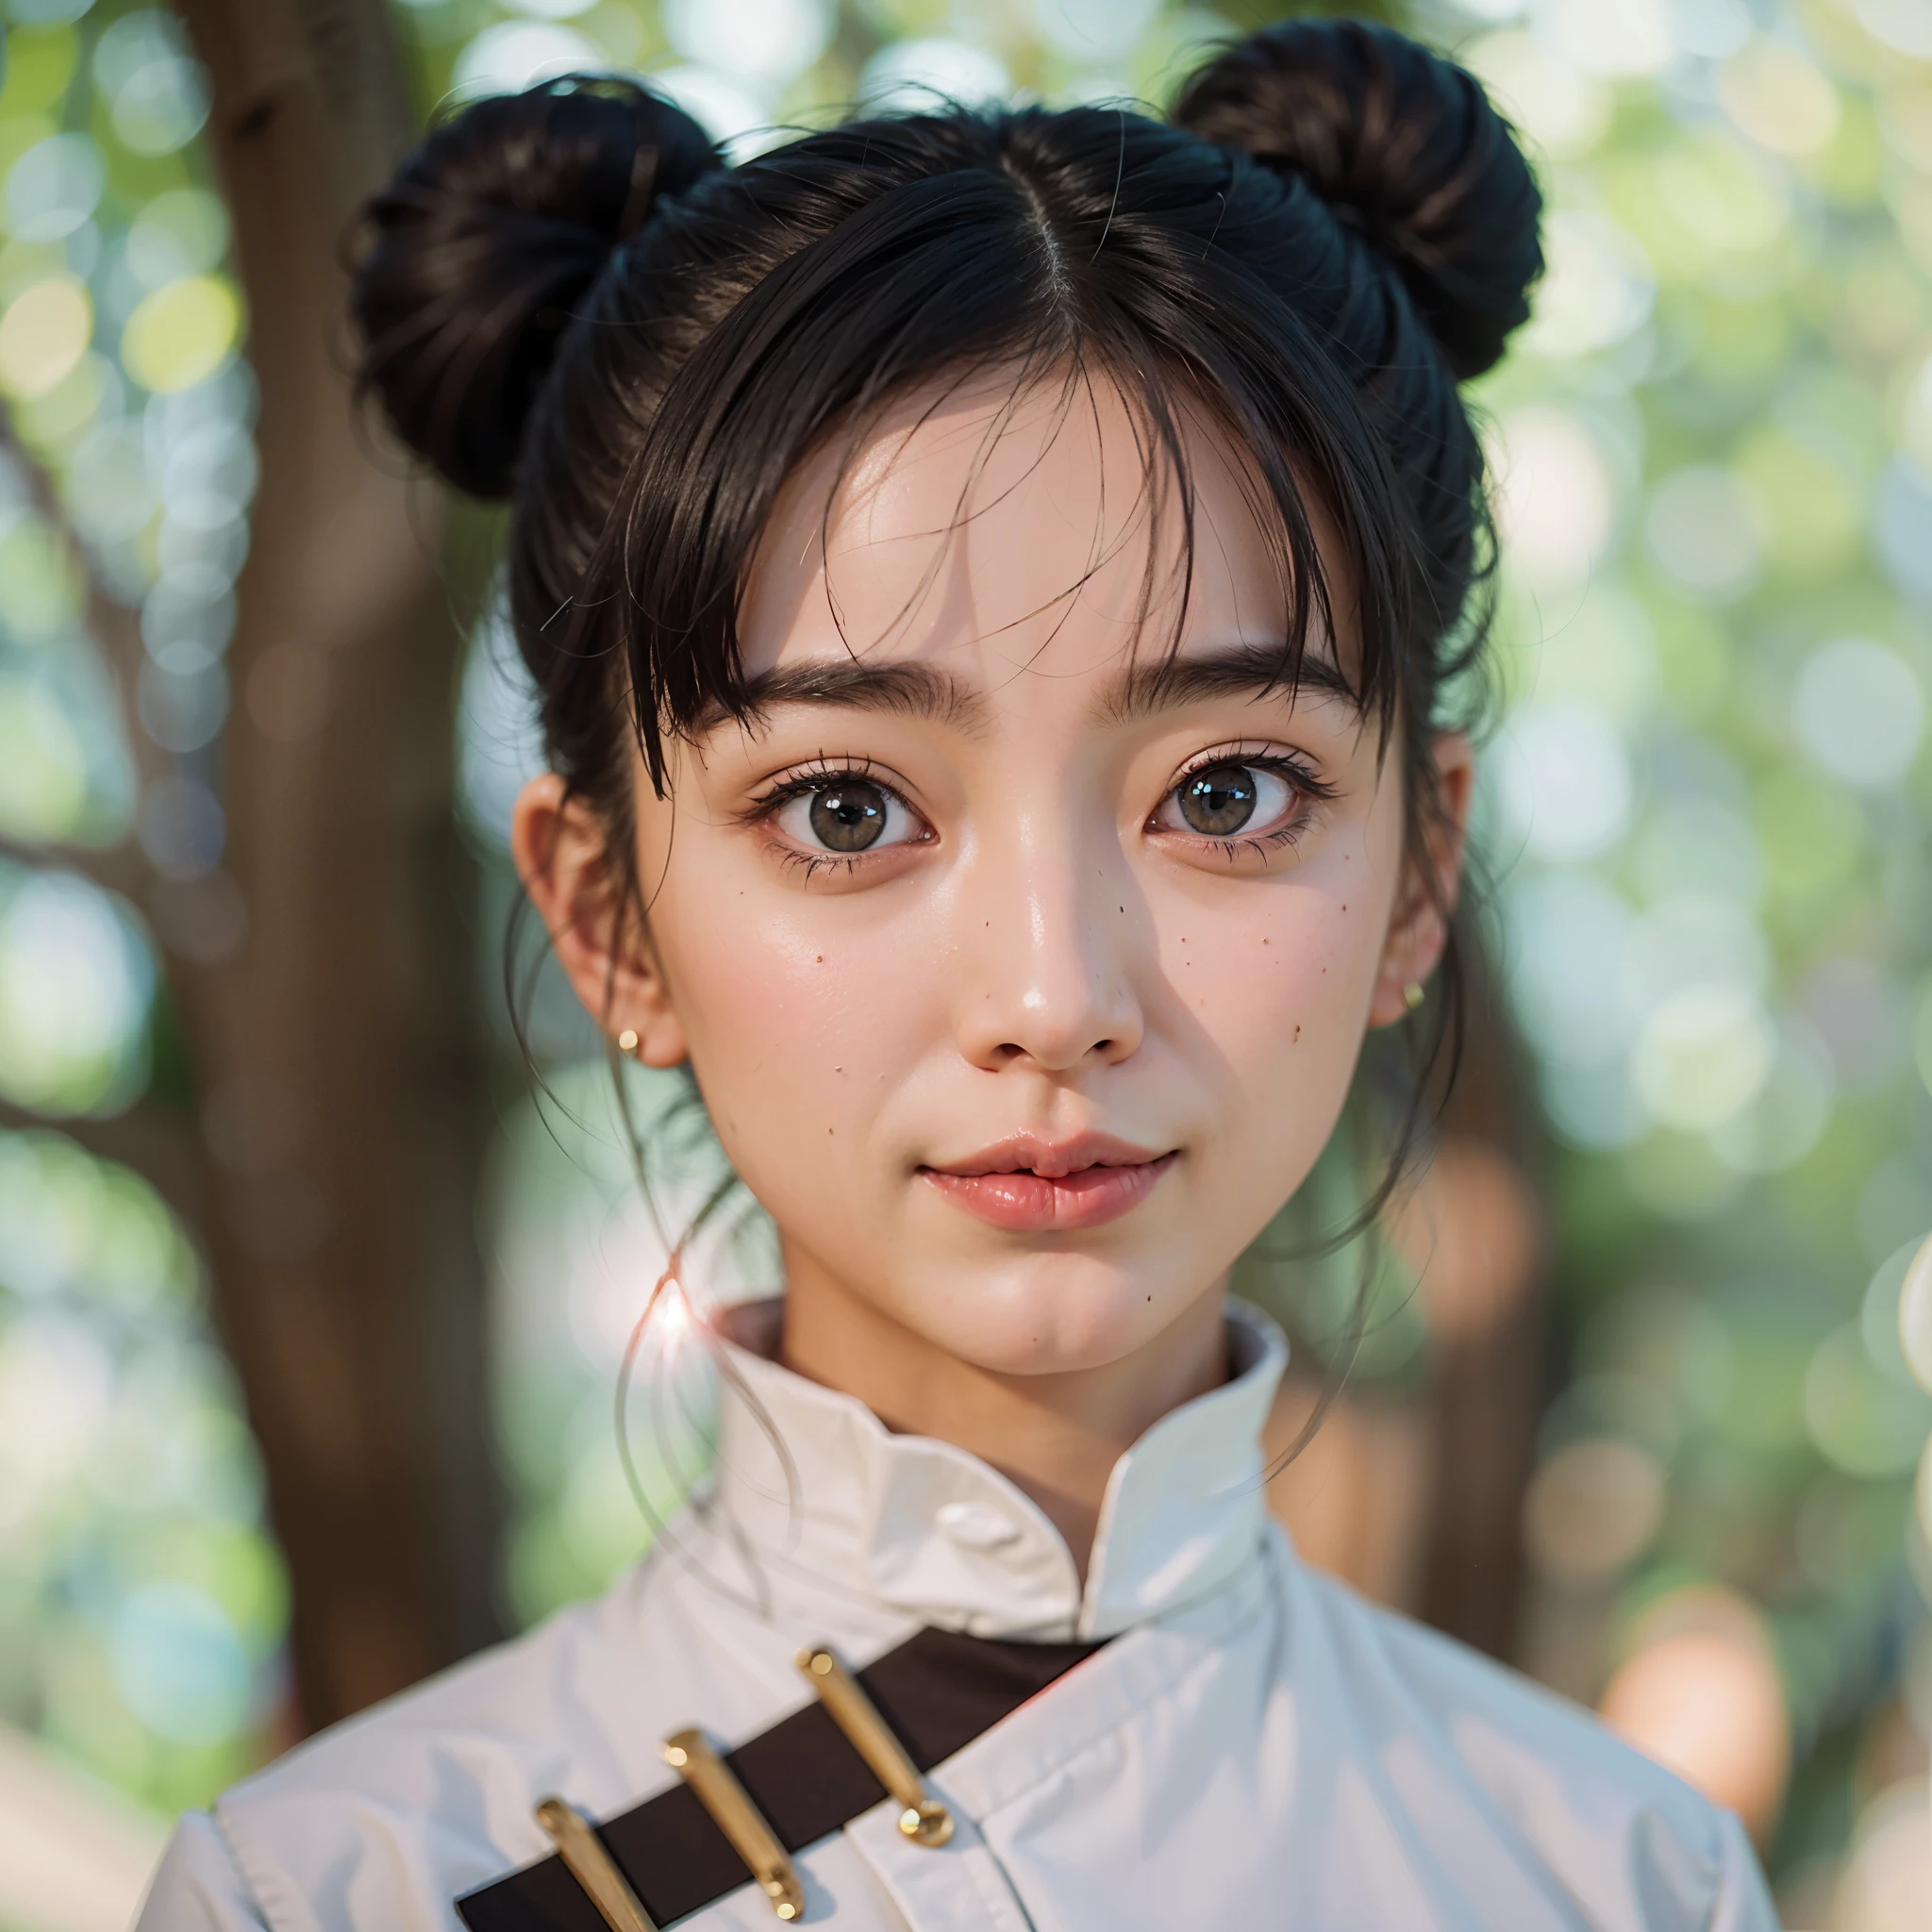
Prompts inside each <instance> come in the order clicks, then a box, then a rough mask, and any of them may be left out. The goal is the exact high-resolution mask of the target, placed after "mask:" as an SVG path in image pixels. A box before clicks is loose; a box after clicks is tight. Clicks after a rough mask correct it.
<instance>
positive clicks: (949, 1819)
mask: <svg viewBox="0 0 1932 1932" xmlns="http://www.w3.org/2000/svg"><path fill="white" fill-rule="evenodd" d="M797 1661H798V1668H799V1669H800V1670H801V1671H803V1672H804V1673H805V1680H806V1682H807V1683H808V1684H809V1685H810V1686H811V1688H812V1689H813V1690H814V1691H817V1692H818V1694H819V1702H820V1703H821V1704H823V1705H824V1707H825V1712H826V1715H827V1716H829V1717H830V1718H831V1720H832V1722H833V1723H834V1724H837V1725H838V1726H839V1728H840V1729H841V1731H843V1732H844V1733H845V1737H846V1740H847V1741H848V1742H849V1743H850V1744H851V1746H852V1748H853V1749H854V1750H855V1751H857V1752H858V1755H859V1756H860V1757H862V1758H864V1759H865V1761H866V1763H867V1765H869V1766H870V1767H871V1770H872V1774H873V1776H874V1777H875V1778H877V1779H878V1781H879V1782H880V1784H882V1785H884V1786H885V1788H886V1790H888V1791H889V1792H890V1793H891V1795H892V1797H893V1798H894V1799H896V1800H897V1802H898V1805H899V1829H900V1830H901V1831H903V1832H904V1833H905V1834H906V1836H907V1837H908V1838H909V1839H910V1840H912V1841H913V1843H914V1844H921V1845H942V1844H944V1843H945V1841H946V1840H948V1839H949V1838H951V1837H952V1835H953V1814H952V1813H951V1812H950V1811H948V1810H947V1809H946V1807H944V1806H943V1805H941V1803H940V1801H939V1800H938V1799H937V1798H934V1797H930V1796H928V1795H927V1793H926V1789H925V1784H924V1780H923V1779H922V1778H921V1777H920V1775H919V1773H918V1771H917V1769H916V1768H915V1767H914V1765H913V1762H912V1760H911V1758H909V1757H907V1755H906V1747H905V1745H903V1744H902V1743H900V1741H899V1740H898V1739H897V1738H896V1737H894V1736H893V1735H892V1727H891V1725H890V1724H887V1722H886V1721H885V1719H884V1718H882V1717H881V1716H880V1715H879V1713H878V1707H877V1706H876V1705H875V1704H874V1702H873V1701H872V1699H871V1698H870V1697H868V1696H867V1695H866V1694H865V1691H864V1690H863V1689H862V1688H861V1687H860V1685H859V1683H858V1679H857V1678H856V1677H854V1676H853V1675H852V1674H851V1673H850V1672H849V1671H847V1670H846V1668H845V1667H844V1665H843V1664H841V1662H840V1661H839V1659H838V1658H837V1657H834V1656H833V1655H832V1653H831V1652H830V1651H829V1650H824V1649H820V1650H801V1651H800V1652H799V1653H798V1659H797Z"/></svg>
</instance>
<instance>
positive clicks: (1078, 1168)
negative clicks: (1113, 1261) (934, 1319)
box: [920, 1134, 1174, 1234]
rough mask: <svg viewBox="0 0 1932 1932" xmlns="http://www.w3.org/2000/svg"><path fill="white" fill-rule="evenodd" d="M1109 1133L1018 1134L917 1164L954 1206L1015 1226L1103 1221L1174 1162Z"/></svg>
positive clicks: (1034, 1228) (1030, 1229) (1027, 1229)
mask: <svg viewBox="0 0 1932 1932" xmlns="http://www.w3.org/2000/svg"><path fill="white" fill-rule="evenodd" d="M1173 1165H1174V1155H1173V1154H1172V1153H1168V1154H1156V1153H1155V1152H1154V1151H1153V1150H1152V1149H1151V1148H1147V1147H1136V1146H1135V1145H1133V1143H1132V1142H1131V1141H1116V1140H1115V1139H1114V1138H1113V1137H1112V1135H1110V1134H1079V1135H1075V1136H1074V1138H1073V1139H1072V1140H1070V1141H1041V1140H1036V1139H1035V1138H1034V1137H1033V1136H1032V1135H1031V1134H1015V1135H1013V1136H1012V1137H1011V1138H1009V1139H1008V1140H1005V1141H999V1142H998V1143H997V1144H996V1145H994V1146H991V1147H986V1148H982V1149H981V1150H980V1151H979V1152H978V1153H977V1154H972V1155H968V1156H967V1157H966V1158H965V1159H963V1160H956V1161H949V1162H947V1163H946V1165H945V1166H943V1167H924V1168H921V1169H920V1172H921V1173H922V1174H924V1176H925V1178H926V1179H927V1180H929V1181H930V1182H931V1183H932V1184H933V1186H934V1187H936V1188H938V1189H939V1191H941V1193H942V1194H944V1195H945V1197H946V1198H947V1200H949V1201H951V1202H952V1203H953V1205H954V1206H955V1207H956V1208H964V1209H965V1211H966V1212H967V1213H968V1214H972V1215H976V1216H977V1217H978V1219H980V1220H981V1221H983V1222H985V1223H987V1224H988V1225H990V1226H992V1227H1000V1228H1006V1229H1008V1230H1010V1231H1012V1232H1015V1233H1023V1234H1030V1233H1036V1232H1038V1231H1039V1230H1041V1229H1042V1228H1066V1229H1074V1228H1083V1227H1103V1226H1105V1225H1106V1224H1107V1223H1108V1222H1109V1221H1118V1220H1119V1219H1120V1217H1121V1216H1122V1215H1123V1214H1125V1213H1126V1212H1127V1211H1128V1210H1129V1209H1130V1208H1136V1207H1138V1206H1139V1205H1140V1204H1141V1201H1142V1200H1144V1199H1145V1198H1146V1196H1147V1195H1148V1194H1149V1193H1150V1192H1151V1191H1152V1190H1153V1188H1154V1185H1155V1183H1156V1182H1157V1181H1158V1180H1159V1178H1160V1176H1161V1175H1162V1174H1165V1173H1166V1172H1167V1171H1168V1169H1169V1168H1170V1167H1172V1166H1173Z"/></svg>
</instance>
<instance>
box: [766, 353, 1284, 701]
mask: <svg viewBox="0 0 1932 1932" xmlns="http://www.w3.org/2000/svg"><path fill="white" fill-rule="evenodd" d="M1175 428H1176V431H1177V436H1178V441H1179V442H1180V445H1181V461H1180V463H1179V464H1178V465H1177V464H1176V463H1175V462H1174V459H1173V453H1172V452H1171V450H1169V449H1167V448H1163V447H1162V446H1161V445H1160V443H1159V441H1158V438H1157V436H1156V434H1155V432H1154V430H1153V428H1152V426H1151V425H1150V423H1149V421H1148V420H1147V416H1146V412H1145V411H1144V410H1143V409H1141V408H1137V407H1136V406H1135V404H1134V403H1133V402H1131V401H1130V400H1129V398H1128V397H1127V396H1126V395H1124V393H1123V392H1122V391H1121V389H1120V387H1119V386H1118V385H1117V384H1116V383H1114V382H1113V381H1112V380H1111V379H1109V378H1108V377H1107V376H1105V375H1089V374H1086V373H1083V372H1077V371H1070V372H1061V373H1058V374H1056V375H1050V376H1047V377H1043V378H1036V379H1034V380H1032V381H1029V382H1024V383H1023V382H1021V381H1019V380H1018V379H1017V378H1016V377H1010V376H1009V377H1007V378H1005V379H1000V378H996V377H995V378H990V379H982V380H980V381H977V382H974V383H973V384H971V385H966V386H958V385H956V386H952V387H950V388H946V389H928V390H926V391H920V392H915V393H914V394H912V395H909V396H908V397H906V398H903V399H902V400H900V401H899V402H897V403H896V404H894V405H893V406H892V408H891V409H890V410H888V411H886V412H884V413H882V414H881V415H880V416H879V417H878V418H877V419H875V420H874V422H872V423H871V424H869V425H867V426H866V427H865V428H864V429H863V431H861V432H860V433H858V435H856V436H853V437H848V438H843V439H840V440H838V441H835V442H834V443H833V444H832V445H830V446H828V447H826V448H824V449H823V450H821V451H819V452H818V453H816V454H815V455H814V456H813V457H812V458H809V459H808V461H807V462H806V463H804V464H802V465H801V466H800V467H799V469H798V470H797V471H796V472H794V474H793V475H792V476H791V478H790V479H789V480H788V482H787V484H786V486H785V489H784V491H782V492H781V495H780V497H779V501H778V504H777V506H776V508H775V509H774V514H773V516H772V518H771V520H770V522H769V524H768V525H767V527H766V530H765V532H764V535H763V537H762V538H761V540H760V542H759V545H758V554H757V556H756V558H755V559H754V563H753V567H752V571H751V574H750V577H749V580H748V583H747V587H746V594H745V598H744V604H743V608H742V610H741V617H740V625H739V635H740V640H741V650H742V654H743V665H744V670H745V672H746V673H747V674H748V675H750V676H752V677H757V676H758V675H761V674H765V673H769V672H772V671H774V670H780V669H789V668H791V667H793V666H798V665H805V664H809V663H813V662H816V661H823V660H840V661H850V660H851V659H852V658H855V657H858V658H864V659H866V660H868V661H871V662H878V661H888V662H891V661H908V662H909V661H918V660H930V661H932V662H934V663H935V664H936V665H941V666H942V667H943V668H944V669H945V670H946V671H947V672H948V673H949V675H952V676H953V677H955V678H957V679H959V680H961V681H968V682H972V683H974V684H982V683H984V684H994V685H997V684H1003V683H1005V682H1007V681H1008V680H1010V679H1011V678H1012V677H1014V676H1015V675H1020V674H1028V675H1033V676H1036V677H1047V678H1057V679H1066V678H1075V679H1078V678H1083V677H1088V676H1099V675H1106V674H1108V673H1111V672H1113V671H1116V670H1117V669H1118V668H1119V667H1120V665H1121V664H1122V662H1123V660H1124V659H1126V658H1131V657H1133V656H1134V654H1135V652H1136V650H1137V647H1141V646H1142V645H1144V646H1145V647H1146V648H1149V649H1152V650H1156V651H1161V652H1164V651H1166V650H1167V649H1169V648H1170V647H1174V646H1176V645H1177V646H1178V648H1179V649H1180V650H1181V651H1182V652H1186V651H1187V650H1188V649H1189V648H1190V646H1191V645H1193V644H1200V645H1206V644H1208V643H1211V644H1212V645H1214V646H1215V647H1218V648H1224V647H1226V646H1228V645H1230V644H1238V643H1251V644H1264V643H1267V642H1269V641H1274V642H1277V643H1278V642H1279V641H1280V640H1281V639H1282V638H1283V636H1284V635H1285V631H1286V625H1287V615H1288V613H1287V598H1288V591H1287V586H1286V582H1285V579H1284V575H1283V569H1282V565H1281V561H1280V544H1279V542H1278V541H1277V540H1274V539H1272V538H1271V535H1270V532H1269V527H1268V525H1267V523H1266V522H1265V521H1264V512H1263V509H1262V508H1261V506H1263V505H1264V504H1265V503H1266V500H1267V499H1266V497H1265V494H1264V493H1263V492H1262V491H1261V490H1260V488H1259V485H1258V481H1257V478H1256V477H1255V476H1254V475H1253V473H1252V471H1251V469H1250V467H1249V466H1248V465H1247V463H1246V461H1245V459H1244V457H1243V455H1242V453H1241V451H1240V450H1239V448H1238V447H1237V446H1236V445H1235V444H1234V442H1233V441H1232V440H1231V439H1229V438H1227V437H1226V436H1225V435H1224V434H1223V433H1221V432H1220V431H1218V430H1217V429H1216V428H1215V427H1214V426H1213V425H1211V424H1210V423H1209V422H1208V420H1207V419H1206V417H1205V415H1204V414H1203V413H1202V412H1200V411H1197V410H1191V411H1187V412H1185V413H1183V414H1181V415H1179V417H1178V419H1177V421H1176V425H1175ZM1190 508H1191V512H1192V516H1191V522H1192V531H1191V541H1190V532H1189V523H1190V518H1189V510H1190Z"/></svg>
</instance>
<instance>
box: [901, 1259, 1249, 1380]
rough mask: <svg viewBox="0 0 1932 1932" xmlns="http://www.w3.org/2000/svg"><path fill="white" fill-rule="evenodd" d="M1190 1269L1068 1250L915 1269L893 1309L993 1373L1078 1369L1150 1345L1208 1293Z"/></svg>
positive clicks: (953, 1352)
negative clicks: (1188, 1284) (1194, 1282)
mask: <svg viewBox="0 0 1932 1932" xmlns="http://www.w3.org/2000/svg"><path fill="white" fill-rule="evenodd" d="M1191 1278H1192V1277H1191V1274H1187V1273H1184V1272H1183V1271H1182V1270H1181V1269H1180V1268H1178V1267H1163V1266H1161V1265H1160V1264H1159V1263H1158V1262H1154V1261H1151V1260H1150V1257H1146V1256H1144V1255H1142V1256H1137V1257H1135V1260H1134V1264H1133V1265H1123V1264H1122V1263H1121V1262H1120V1261H1118V1260H1113V1259H1108V1258H1104V1257H1099V1256H1096V1255H1091V1254H1082V1253H1079V1252H1077V1251H1074V1250H1071V1249H1068V1248H1061V1249H1058V1250H1057V1251H1055V1252H1051V1253H1042V1252H1039V1251H1035V1252H1033V1253H1030V1254H1025V1255H1021V1256H1018V1257H1011V1258H1008V1259H1006V1260H1004V1261H1001V1262H995V1263H992V1264H991V1265H989V1264H988V1263H987V1262H986V1261H984V1260H979V1261H976V1262H966V1261H961V1262H959V1263H958V1264H956V1265H955V1266H953V1267H950V1268H943V1267H942V1268H940V1269H931V1270H922V1271H919V1273H918V1274H917V1276H916V1277H915V1278H914V1279H913V1281H912V1282H911V1283H910V1284H909V1285H910V1293H909V1295H908V1297H907V1298H906V1299H905V1301H904V1303H903V1305H902V1306H899V1307H894V1308H893V1310H892V1313H893V1314H894V1315H895V1317H896V1318H897V1319H898V1320H899V1321H901V1322H903V1323H904V1324H906V1325H907V1326H908V1328H911V1329H913V1330H914V1331H915V1332H917V1333H918V1334H921V1335H923V1336H924V1338H925V1339H926V1340H927V1341H931V1342H933V1343H935V1344H937V1345H938V1346H939V1347H941V1348H943V1349H944V1350H945V1351H946V1353H947V1354H948V1355H953V1356H957V1357H959V1358H960V1359H961V1360H962V1361H968V1362H971V1363H972V1364H973V1365H974V1367H975V1368H980V1369H985V1370H987V1371H988V1372H990V1373H991V1374H1006V1375H1056V1374H1080V1373H1082V1372H1083V1371H1089V1370H1093V1369H1104V1368H1108V1367H1109V1366H1110V1365H1111V1364H1113V1363H1115V1362H1118V1361H1121V1360H1123V1359H1124V1358H1125V1357H1128V1356H1131V1355H1133V1354H1134V1353H1135V1352H1136V1351H1138V1350H1139V1349H1141V1348H1144V1347H1145V1346H1146V1345H1147V1344H1148V1343H1149V1342H1150V1341H1153V1340H1154V1339H1155V1338H1156V1337H1157V1336H1158V1335H1159V1334H1160V1332H1161V1331H1162V1330H1163V1329H1164V1328H1166V1327H1167V1326H1168V1325H1169V1324H1171V1323H1172V1322H1174V1320H1175V1318H1176V1317H1177V1316H1179V1315H1180V1314H1181V1313H1182V1312H1183V1311H1184V1310H1185V1309H1187V1308H1188V1307H1191V1306H1192V1304H1193V1303H1194V1302H1196V1301H1197V1300H1199V1299H1200V1297H1201V1295H1202V1294H1204V1293H1206V1292H1207V1291H1208V1286H1210V1285H1211V1284H1210V1282H1209V1280H1208V1276H1207V1275H1205V1274H1204V1275H1203V1276H1202V1283H1201V1286H1199V1287H1197V1288H1194V1289H1191V1290H1189V1289H1185V1288H1183V1287H1181V1286H1180V1285H1179V1284H1180V1283H1182V1282H1184V1281H1187V1280H1190V1279H1191Z"/></svg>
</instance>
